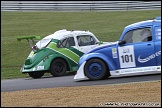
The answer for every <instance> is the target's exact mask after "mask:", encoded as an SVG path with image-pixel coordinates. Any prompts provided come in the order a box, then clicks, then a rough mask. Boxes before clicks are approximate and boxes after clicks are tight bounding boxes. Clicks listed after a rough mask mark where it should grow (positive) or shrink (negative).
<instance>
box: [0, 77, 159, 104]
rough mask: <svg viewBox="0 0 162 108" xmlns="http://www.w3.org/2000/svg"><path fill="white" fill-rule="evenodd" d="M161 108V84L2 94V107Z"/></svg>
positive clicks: (61, 88) (67, 88)
mask: <svg viewBox="0 0 162 108" xmlns="http://www.w3.org/2000/svg"><path fill="white" fill-rule="evenodd" d="M100 105H102V106H128V105H136V106H137V105H138V106H140V105H143V106H144V105H146V106H147V107H149V106H151V107H153V106H157V107H160V106H161V80H160V81H153V82H142V83H130V84H119V85H104V86H80V87H58V88H48V89H35V90H22V91H15V92H1V107H44V106H45V107H48V106H53V107H56V106H57V107H79V106H80V107H82V106H84V107H85V106H91V107H99V106H100Z"/></svg>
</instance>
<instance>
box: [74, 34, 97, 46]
mask: <svg viewBox="0 0 162 108" xmlns="http://www.w3.org/2000/svg"><path fill="white" fill-rule="evenodd" d="M77 40H78V45H79V46H87V45H94V44H95V43H96V40H95V38H94V37H93V36H89V35H82V36H81V35H80V36H77Z"/></svg>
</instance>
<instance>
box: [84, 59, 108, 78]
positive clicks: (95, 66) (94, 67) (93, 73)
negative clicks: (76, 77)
mask: <svg viewBox="0 0 162 108" xmlns="http://www.w3.org/2000/svg"><path fill="white" fill-rule="evenodd" d="M84 72H85V75H86V76H87V77H88V78H89V79H90V80H101V79H105V78H108V69H107V66H106V64H105V63H104V62H103V61H102V60H101V59H90V60H89V61H87V63H86V64H85V67H84Z"/></svg>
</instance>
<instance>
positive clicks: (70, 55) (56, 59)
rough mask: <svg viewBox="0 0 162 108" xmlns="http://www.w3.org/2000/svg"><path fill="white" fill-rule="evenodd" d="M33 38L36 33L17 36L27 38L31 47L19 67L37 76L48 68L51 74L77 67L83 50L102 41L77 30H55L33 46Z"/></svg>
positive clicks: (20, 38)
mask: <svg viewBox="0 0 162 108" xmlns="http://www.w3.org/2000/svg"><path fill="white" fill-rule="evenodd" d="M34 38H37V39H39V38H40V37H39V36H21V37H18V38H17V39H18V40H19V41H20V40H22V39H27V40H28V42H29V45H30V47H31V48H32V51H31V52H30V54H29V56H28V57H27V59H26V60H25V63H24V65H23V66H22V68H21V70H20V71H21V72H22V73H28V74H29V75H30V76H31V77H33V78H41V77H42V76H43V75H44V73H45V72H50V73H51V75H53V76H55V77H56V76H63V75H65V74H66V73H67V72H75V71H77V69H78V61H79V58H80V57H81V56H82V55H83V54H84V53H85V52H87V51H89V50H91V49H93V48H94V47H96V46H98V45H100V44H102V43H106V42H101V41H99V40H98V39H97V38H96V36H95V35H94V34H93V33H91V32H89V31H81V30H71V31H67V30H66V29H63V30H58V31H56V32H55V33H53V34H51V35H49V36H46V37H44V38H43V39H41V40H40V41H38V42H37V43H36V44H35V45H34V46H33V43H32V42H34V40H33V39H34Z"/></svg>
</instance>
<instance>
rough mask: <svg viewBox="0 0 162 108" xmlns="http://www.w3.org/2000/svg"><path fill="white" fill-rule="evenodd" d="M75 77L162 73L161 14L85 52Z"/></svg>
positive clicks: (76, 78)
mask: <svg viewBox="0 0 162 108" xmlns="http://www.w3.org/2000/svg"><path fill="white" fill-rule="evenodd" d="M78 66H79V69H78V71H77V74H76V75H75V76H74V79H75V80H76V81H77V80H83V79H87V78H88V79H90V80H100V79H104V78H108V77H110V76H111V77H112V76H116V75H117V76H118V75H121V76H122V75H134V74H136V75H137V74H146V73H147V74H149V73H161V17H157V18H156V19H154V20H147V21H141V22H137V23H135V24H131V25H129V26H126V27H125V28H124V30H123V33H122V35H121V37H120V39H119V41H118V42H116V43H114V44H111V45H102V46H98V47H97V48H94V49H93V50H91V51H89V52H87V53H86V54H84V55H83V56H82V57H81V58H80V60H79V63H78Z"/></svg>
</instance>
